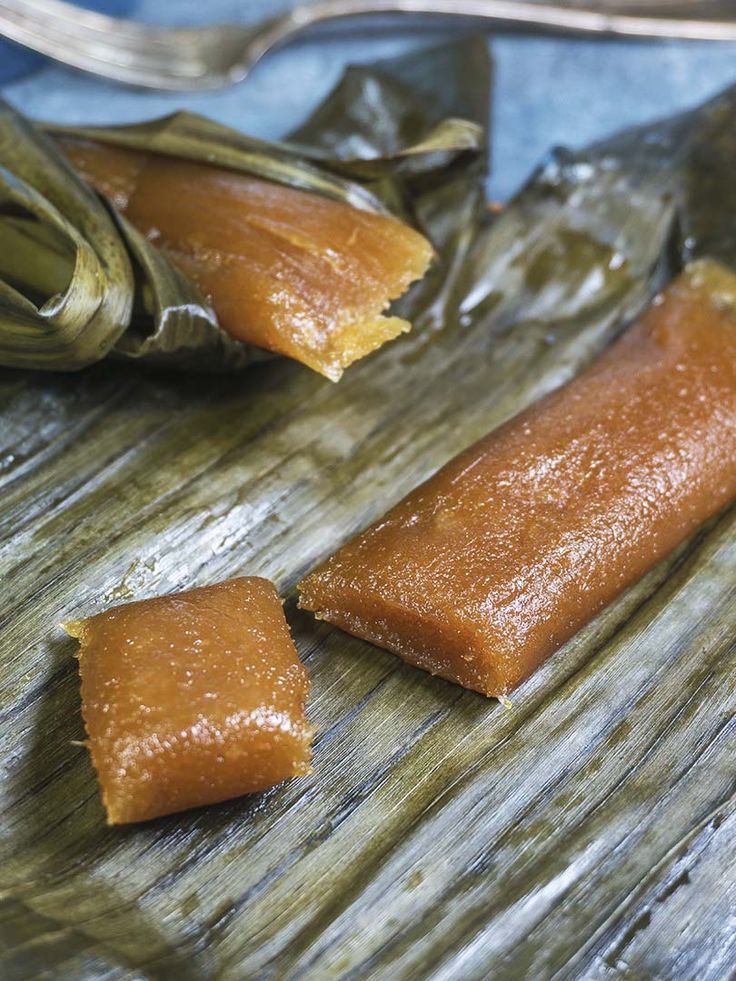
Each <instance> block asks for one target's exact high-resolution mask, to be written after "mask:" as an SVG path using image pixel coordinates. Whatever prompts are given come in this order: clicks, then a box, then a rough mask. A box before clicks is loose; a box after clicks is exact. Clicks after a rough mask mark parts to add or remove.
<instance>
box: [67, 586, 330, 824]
mask: <svg viewBox="0 0 736 981" xmlns="http://www.w3.org/2000/svg"><path fill="white" fill-rule="evenodd" d="M64 626H65V629H66V630H67V632H68V633H69V634H71V635H72V636H73V637H76V638H78V639H79V641H80V645H81V646H80V650H79V669H80V674H81V678H82V714H83V716H84V721H85V724H86V727H87V733H88V737H89V739H88V746H89V750H90V753H91V754H92V762H93V763H94V766H95V769H96V770H97V775H98V778H99V781H100V787H101V790H102V800H103V803H104V805H105V809H106V811H107V818H108V822H109V823H110V824H123V823H126V822H129V821H145V820H147V819H149V818H153V817H157V816H159V815H161V814H169V813H171V812H173V811H181V810H184V809H186V808H189V807H196V806H199V805H201V804H213V803H215V802H217V801H222V800H227V799H228V798H231V797H237V796H239V795H240V794H246V793H250V792H252V791H256V790H263V789H264V788H266V787H271V786H273V785H274V784H277V783H279V782H280V781H282V780H285V779H287V778H288V777H296V776H301V775H303V774H305V773H308V772H309V769H310V759H311V748H310V747H311V740H312V729H311V727H310V726H309V724H308V723H307V721H306V718H305V714H304V704H305V701H306V698H307V694H308V690H309V680H308V677H307V672H306V669H305V668H304V666H303V665H302V664H301V662H300V661H299V658H298V655H297V652H296V648H295V647H294V644H293V641H292V639H291V636H290V634H289V628H288V626H287V623H286V620H285V618H284V613H283V609H282V606H281V600H280V599H279V596H278V593H277V592H276V589H275V587H274V585H273V584H272V583H271V582H269V581H268V580H267V579H259V578H255V577H243V578H239V579H231V580H229V581H227V582H222V583H218V584H217V585H214V586H205V587H203V588H201V589H192V590H188V591H187V592H183V593H175V594H172V595H170V596H159V597H155V598H154V599H149V600H142V601H140V602H136V603H129V604H126V605H124V606H117V607H114V608H113V609H111V610H108V611H107V612H105V613H100V614H98V615H96V616H93V617H90V618H89V619H87V620H78V621H73V622H67V623H65V624H64Z"/></svg>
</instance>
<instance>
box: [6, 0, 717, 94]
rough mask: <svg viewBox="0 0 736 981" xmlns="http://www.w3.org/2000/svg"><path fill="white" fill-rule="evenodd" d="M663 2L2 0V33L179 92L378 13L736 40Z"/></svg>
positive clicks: (230, 76) (231, 75)
mask: <svg viewBox="0 0 736 981" xmlns="http://www.w3.org/2000/svg"><path fill="white" fill-rule="evenodd" d="M658 4H659V7H661V8H664V9H665V10H666V8H667V6H669V8H670V10H672V9H673V8H674V7H675V6H677V5H675V4H673V3H672V2H671V0H666V2H663V0H648V2H647V0H643V2H640V3H638V6H639V8H640V12H638V13H637V12H636V6H637V3H635V2H633V0H619V8H620V9H619V12H615V13H614V12H611V11H610V9H609V10H608V11H607V10H606V9H604V7H603V6H602V5H601V0H598V5H597V6H596V5H595V4H591V5H590V6H588V7H587V8H583V7H580V6H579V5H575V6H561V5H558V4H540V3H538V2H532V0H312V2H311V3H307V4H303V5H300V6H297V7H295V8H294V9H293V10H290V11H287V12H286V13H284V14H280V15H278V16H275V17H270V18H268V19H267V20H264V21H263V22H261V23H260V24H257V25H255V26H251V27H247V26H242V25H233V24H227V25H225V24H221V25H212V26H208V27H174V28H164V27H153V26H149V25H147V24H141V23H136V22H135V21H131V20H121V19H119V18H116V17H109V16H107V15H104V14H98V13H94V12H92V11H89V10H85V9H82V8H80V7H77V6H76V5H74V4H71V3H66V2H64V0H0V35H3V36H5V37H6V38H9V39H10V40H12V41H16V42H18V43H19V44H22V45H24V46H25V47H28V48H32V49H33V50H34V51H38V52H40V53H41V54H44V55H47V56H48V57H50V58H54V59H55V60H56V61H60V62H63V63H64V64H67V65H71V66H72V67H74V68H79V69H82V70H83V71H87V72H92V73H93V74H95V75H101V76H104V77H105V78H111V79H115V80H116V81H118V82H127V83H129V84H132V85H136V86H142V87H145V88H155V89H170V90H195V89H216V88H220V87H222V86H225V85H230V84H233V83H235V82H239V81H241V80H242V79H244V78H245V77H246V75H247V74H248V72H249V71H250V70H251V69H252V68H253V66H254V65H255V64H256V63H257V62H258V61H260V59H261V58H263V56H264V55H265V54H266V53H267V52H269V51H271V50H273V49H274V48H275V47H277V46H281V45H283V44H285V43H286V42H287V41H289V40H290V39H291V38H293V37H294V36H295V35H297V34H300V33H301V32H302V31H304V30H305V29H306V28H308V27H311V26H313V25H315V24H319V23H324V22H327V21H337V20H342V19H344V18H348V17H355V16H361V15H366V14H376V13H384V14H385V13H391V14H393V13H395V14H413V15H417V14H441V15H444V16H446V17H453V18H457V19H463V18H464V19H466V20H467V19H471V18H472V19H474V20H476V21H479V22H486V23H488V24H493V25H496V26H503V27H520V28H524V29H526V30H531V29H538V30H541V31H544V32H555V33H564V34H588V35H603V36H608V37H638V38H675V39H679V40H685V39H690V40H712V41H736V20H719V19H715V18H714V17H709V18H707V19H706V18H692V17H682V16H672V15H667V14H666V13H665V14H662V13H660V12H659V11H658V9H656V8H657V6H658ZM705 5H707V0H706V2H705ZM691 6H694V5H693V4H692V0H691ZM682 7H683V4H682V3H680V4H679V8H682ZM624 8H625V10H624ZM679 8H678V9H679ZM621 10H624V12H621ZM642 10H645V11H646V12H641V11H642Z"/></svg>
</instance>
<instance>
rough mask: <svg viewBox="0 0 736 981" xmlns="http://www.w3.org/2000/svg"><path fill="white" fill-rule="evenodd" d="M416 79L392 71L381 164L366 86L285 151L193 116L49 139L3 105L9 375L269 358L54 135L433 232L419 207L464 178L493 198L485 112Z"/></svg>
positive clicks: (477, 52) (4, 339) (2, 337)
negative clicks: (114, 363) (359, 99)
mask: <svg viewBox="0 0 736 981" xmlns="http://www.w3.org/2000/svg"><path fill="white" fill-rule="evenodd" d="M464 55H467V56H469V57H470V59H471V64H475V65H477V66H478V70H479V79H480V80H483V79H485V83H486V84H485V89H486V90H487V87H488V67H487V59H486V57H485V54H484V52H483V51H482V44H480V43H475V44H472V43H471V44H466V45H462V46H458V47H456V48H455V49H453V50H452V51H450V52H445V54H444V56H443V59H444V60H443V64H442V66H443V67H444V68H445V69H449V75H450V77H451V78H452V77H455V78H458V79H459V78H460V75H459V72H458V71H456V70H453V67H454V66H455V65H459V60H460V59H461V58H462V57H463V56H464ZM438 57H439V56H438ZM410 68H411V62H410V63H409V66H408V68H407V66H401V68H399V69H392V67H391V66H389V67H387V68H386V69H385V70H384V72H383V73H382V77H381V79H380V96H379V97H380V99H381V105H382V107H383V111H382V113H381V123H380V126H379V131H381V127H382V128H383V130H382V131H383V136H384V137H385V139H384V141H383V145H382V149H380V150H379V151H378V152H374V149H373V147H372V146H370V145H367V146H366V145H361V143H360V141H359V140H358V141H357V145H355V146H353V143H352V142H351V141H355V138H356V129H355V127H354V126H353V120H352V117H351V115H350V112H345V109H346V107H347V106H348V104H349V102H350V100H351V98H352V96H353V95H354V94H355V93H354V89H355V87H356V85H357V87H358V88H360V86H361V85H362V86H363V87H365V85H366V81H365V80H361V79H360V78H356V77H355V76H353V77H352V78H349V80H348V83H347V84H346V85H343V86H341V87H340V88H339V89H338V90H337V91H336V92H335V93H334V94H333V96H331V97H330V98H328V100H327V102H326V103H325V104H324V106H322V107H321V109H320V110H318V112H317V114H316V117H315V120H314V122H313V124H312V125H311V127H310V126H308V127H307V128H306V129H304V130H303V131H302V132H300V133H299V134H297V135H296V136H297V138H296V139H295V140H294V141H293V142H289V143H284V144H272V143H266V142H263V141H260V140H256V139H253V138H251V137H248V136H245V135H243V134H241V133H238V132H236V131H234V130H232V129H229V128H228V127H225V126H221V125H219V124H217V123H215V122H212V121H210V120H208V119H205V118H204V117H201V116H197V115H194V114H191V113H187V112H180V113H176V114H174V115H172V116H168V117H165V118H163V119H158V120H153V121H150V122H146V123H142V124H139V125H134V126H122V127H94V128H89V129H87V128H84V127H71V128H70V127H66V128H59V127H53V126H46V127H41V126H39V125H36V124H33V123H31V122H30V121H29V120H26V119H24V118H23V117H22V116H21V115H20V114H19V113H17V112H16V111H14V110H13V109H12V108H11V107H10V106H8V105H7V104H1V103H0V167H2V168H3V169H2V170H0V193H2V196H3V197H2V199H0V201H1V202H2V205H0V246H1V250H0V255H1V256H2V257H3V259H2V263H0V301H1V302H2V307H1V308H0V317H1V319H0V364H5V365H7V366H10V367H28V368H39V367H42V368H47V369H56V370H71V369H75V368H80V367H84V366H85V365H88V364H90V363H93V362H94V361H97V360H100V359H101V358H102V357H104V356H106V355H107V354H113V355H116V356H122V357H126V358H134V359H141V360H147V361H165V362H166V363H169V364H176V365H180V366H183V367H197V368H207V367H211V368H219V369H227V368H240V367H242V366H243V365H245V364H247V363H249V362H250V361H253V360H259V359H263V358H265V357H268V356H269V354H268V352H265V351H263V350H262V349H260V348H256V347H254V346H253V345H250V344H247V343H243V342H241V341H239V340H237V339H234V338H233V337H232V336H231V335H230V334H228V333H227V332H225V331H224V330H222V329H220V327H219V326H218V323H217V318H216V315H215V313H214V312H213V310H212V308H211V306H210V305H209V304H208V303H207V302H206V300H205V299H204V298H203V296H202V295H201V293H200V292H199V290H198V289H197V287H196V285H195V284H194V283H192V282H191V281H190V280H189V279H188V277H187V276H186V275H185V274H184V273H183V272H182V271H180V270H179V269H177V268H176V267H175V266H173V265H172V264H171V262H169V260H168V259H167V258H166V256H165V255H163V254H162V253H161V252H160V251H158V250H157V249H156V247H155V245H153V244H152V243H151V242H149V241H147V240H146V238H145V237H144V236H142V235H140V234H138V233H137V232H136V231H135V229H134V228H132V226H131V225H130V223H129V222H127V221H126V220H125V219H124V218H123V216H122V215H120V214H118V213H116V212H115V210H114V208H112V207H111V206H109V205H107V204H105V203H103V202H102V201H101V200H100V199H99V198H98V197H97V196H96V195H95V194H94V193H93V192H91V191H90V189H89V188H88V187H87V186H86V185H85V184H84V182H83V181H82V180H81V179H80V178H79V177H78V176H77V175H76V174H75V173H74V172H73V171H72V169H71V168H70V167H69V166H68V164H67V163H66V162H65V161H64V160H63V159H62V157H61V155H60V153H59V152H58V149H57V147H56V146H55V145H54V140H53V138H49V134H55V135H56V136H58V135H67V136H75V137H80V138H89V139H93V140H96V141H100V142H103V143H108V144H112V145H115V146H119V147H123V148H127V149H134V150H145V151H149V152H154V153H157V154H163V155H167V156H170V157H175V158H178V159H182V160H192V161H198V162H204V163H209V164H214V165H218V166H221V167H225V168H227V169H230V170H232V171H235V172H239V173H243V174H249V175H254V176H256V177H259V178H263V179H267V180H269V181H274V182H277V183H280V184H282V185H285V186H288V187H293V188H298V189H300V190H306V191H310V192H313V193H315V194H320V195H324V196H326V197H329V198H332V199H334V200H336V201H340V202H343V203H345V204H348V205H351V206H353V207H356V208H360V209H363V210H366V211H369V212H373V213H376V214H392V213H393V214H395V215H397V216H398V217H401V218H403V219H404V220H405V221H408V222H410V223H412V224H414V225H415V226H417V227H419V228H420V230H421V229H422V227H423V226H422V217H421V214H420V213H419V205H420V203H421V200H422V199H423V198H424V197H425V195H427V194H428V193H430V191H431V189H433V188H436V190H437V192H438V193H441V191H442V189H443V188H444V187H445V186H446V184H447V183H448V182H449V183H455V181H456V179H457V176H458V172H461V173H462V174H463V175H464V178H463V184H464V185H465V187H466V190H467V191H468V192H469V193H472V192H473V191H474V192H475V195H476V197H478V195H479V194H480V193H481V177H482V172H483V171H482V167H479V166H477V164H478V161H479V160H480V159H481V158H482V157H483V156H484V151H483V149H482V148H483V146H484V143H485V136H484V129H483V126H482V125H481V119H482V117H483V115H484V110H483V107H482V106H481V105H480V102H481V101H483V100H480V101H478V102H477V104H474V103H473V102H472V100H466V99H464V98H463V83H462V82H458V84H457V85H455V84H454V83H451V84H450V85H449V93H448V95H446V96H445V98H444V99H443V100H442V103H441V104H438V103H436V102H435V103H434V104H432V102H431V100H430V98H427V97H422V96H421V94H418V92H415V91H413V90H410V89H409V87H408V83H407V82H405V81H404V80H403V76H404V75H405V74H406V72H407V70H410ZM456 106H462V107H464V108H469V109H470V111H471V112H476V113H477V115H478V117H479V118H478V120H477V121H476V120H474V119H461V118H458V117H453V116H451V115H447V116H444V115H443V113H445V112H447V113H451V112H452V111H453V109H454V108H455V107H456ZM351 111H352V110H351ZM328 120H329V121H330V122H328ZM337 120H342V124H343V125H344V126H345V132H342V133H340V132H339V131H338V129H337V128H336V121H337ZM365 122H366V123H367V120H366V121H365ZM310 132H312V133H314V134H321V135H322V136H323V137H327V136H328V135H329V136H330V138H331V140H332V145H331V146H329V147H327V146H325V145H320V144H319V141H318V140H316V141H314V145H312V144H310ZM354 151H355V152H358V153H360V154H361V156H358V157H354V156H352V153H353V152H354ZM479 214H480V212H479ZM437 244H438V245H439V246H440V247H442V245H443V243H442V242H441V241H438V242H437ZM103 300H104V302H103Z"/></svg>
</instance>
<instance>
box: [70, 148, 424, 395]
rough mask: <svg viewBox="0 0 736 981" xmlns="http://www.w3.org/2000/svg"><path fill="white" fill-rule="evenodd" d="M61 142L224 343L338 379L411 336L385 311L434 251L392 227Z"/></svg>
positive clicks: (341, 208)
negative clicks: (209, 308) (173, 270)
mask: <svg viewBox="0 0 736 981" xmlns="http://www.w3.org/2000/svg"><path fill="white" fill-rule="evenodd" d="M60 145H61V148H62V150H63V151H64V153H65V154H66V156H67V157H68V158H69V160H70V161H71V162H72V164H73V165H74V166H75V167H76V169H77V170H78V171H79V173H80V174H81V175H82V176H83V177H84V178H85V179H86V180H87V181H88V182H89V183H90V184H92V185H93V186H94V187H95V188H96V189H97V190H98V191H99V192H100V193H101V194H103V195H105V196H106V197H108V198H109V200H110V201H111V202H112V204H114V205H115V207H116V208H117V209H118V210H119V211H121V212H122V213H123V214H124V215H126V217H127V218H128V219H129V220H130V221H131V223H132V224H133V225H134V226H135V227H136V228H137V229H138V230H139V231H140V232H142V233H143V234H144V235H146V236H147V237H148V238H149V239H150V240H151V241H153V242H154V243H155V244H156V245H157V246H158V247H159V248H160V249H161V251H163V252H164V253H165V254H166V255H167V256H168V257H169V258H170V259H171V260H172V262H174V263H175V264H176V265H178V266H179V267H180V268H181V269H182V270H183V271H184V272H185V273H187V274H188V275H189V276H190V277H191V279H193V280H194V282H195V283H196V284H197V285H198V286H199V288H200V289H201V290H202V292H203V293H204V295H205V296H206V297H207V298H208V299H209V300H210V302H211V303H212V305H213V307H214V309H215V312H216V314H217V318H218V321H219V323H220V325H221V327H222V328H223V329H224V330H226V331H227V332H228V333H229V334H232V335H233V336H234V337H237V338H239V339H240V340H242V341H247V342H248V343H250V344H254V345H256V346H258V347H262V348H266V349H267V350H269V351H277V352H279V353H280V354H285V355H287V356H288V357H291V358H295V359H296V360H297V361H302V362H303V363H304V364H306V365H309V367H310V368H313V369H314V370H315V371H319V372H320V373H321V374H323V375H326V376H327V377H328V378H331V379H332V380H333V381H336V380H337V379H338V378H339V377H340V375H341V374H342V372H343V369H344V368H346V367H347V366H348V365H349V364H351V363H352V362H353V361H356V360H358V359H359V358H362V357H364V356H365V355H366V354H369V353H370V352H371V351H373V350H375V349H376V348H378V347H380V346H381V345H382V344H384V343H385V342H386V341H390V340H392V339H393V338H394V337H396V336H397V335H398V334H400V333H402V332H403V331H405V330H408V329H409V326H410V325H409V324H408V323H407V322H406V321H405V320H402V319H400V318H399V317H391V316H384V311H385V310H386V308H387V307H388V305H389V303H390V301H391V300H393V299H396V297H398V296H400V295H401V294H402V293H403V292H404V291H405V290H406V289H407V287H408V286H409V284H410V283H412V282H413V281H414V280H416V279H419V278H421V277H422V276H423V275H424V273H425V271H426V269H427V266H428V265H429V262H430V259H431V257H432V248H431V246H430V244H429V242H427V241H426V239H425V238H423V237H422V236H421V235H420V234H419V233H418V232H416V231H414V230H413V229H412V228H409V227H408V226H406V225H404V224H402V223H401V222H399V221H397V220H396V219H394V218H390V217H385V216H383V215H376V214H371V213H369V212H366V211H360V210H358V209H357V208H353V207H351V206H350V205H347V204H343V203H342V202H338V201H333V200H330V199H328V198H325V197H322V196H321V195H318V194H312V193H308V192H306V191H300V190H297V189H294V188H290V187H285V186H282V185H280V184H275V183H272V182H270V181H265V180H259V179H258V178H255V177H248V176H245V175H243V174H238V173H235V172H233V171H229V170H225V169H222V168H219V167H213V166H208V165H207V164H200V163H193V162H189V161H185V160H178V159H174V158H170V157H164V156H160V155H156V154H150V153H141V152H137V151H131V150H124V149H119V148H115V147H110V146H105V145H102V144H98V143H91V142H86V141H79V140H71V139H62V140H61V141H60Z"/></svg>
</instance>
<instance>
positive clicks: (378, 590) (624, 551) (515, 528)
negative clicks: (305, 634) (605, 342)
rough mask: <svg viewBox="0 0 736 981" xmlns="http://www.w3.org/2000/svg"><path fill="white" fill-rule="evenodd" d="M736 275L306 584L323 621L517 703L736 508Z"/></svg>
mask: <svg viewBox="0 0 736 981" xmlns="http://www.w3.org/2000/svg"><path fill="white" fill-rule="evenodd" d="M734 297H736V277H734V276H733V275H732V274H731V273H729V272H727V271H725V270H724V269H722V268H720V267H718V266H716V265H715V264H711V263H699V264H697V265H695V266H693V267H691V269H690V270H689V272H687V273H686V274H684V275H683V276H682V277H681V278H679V279H678V280H677V281H676V282H675V283H674V284H673V285H672V286H671V287H670V288H669V289H668V290H667V291H666V293H665V294H664V295H663V296H661V297H659V298H658V299H657V300H656V301H655V303H654V304H653V305H652V306H651V308H650V309H649V310H648V312H647V313H645V314H644V316H643V317H642V318H641V319H640V320H639V322H638V323H636V324H635V325H634V326H633V327H632V328H630V329H629V330H628V331H627V332H626V333H625V334H624V335H623V336H622V337H621V338H620V339H619V340H618V341H617V342H616V343H615V344H613V345H612V346H611V347H610V348H609V349H608V351H607V352H606V353H604V354H603V356H602V357H600V358H599V359H598V360H597V361H596V362H595V363H594V364H593V365H592V366H591V367H590V368H588V369H587V370H586V371H585V372H583V373H582V374H581V375H580V376H579V377H577V378H576V379H575V380H574V381H572V382H570V383H569V384H567V385H564V386H563V387H562V388H559V389H558V390H557V391H555V392H553V393H552V394H551V395H549V396H548V397H547V398H544V399H543V400H542V401H540V402H538V403H537V404H536V405H533V406H532V407H531V408H529V409H527V410H526V411H524V412H522V413H521V414H520V415H518V416H516V417H515V418H514V419H512V420H511V421H509V422H507V423H506V424H505V425H503V426H501V428H499V429H497V430H496V431H495V432H492V433H491V434H490V435H489V436H487V437H485V439H482V440H481V441H480V442H479V443H477V444H476V445H475V446H472V447H471V448H470V449H467V450H466V451H465V452H464V453H461V454H460V455H459V456H458V457H456V458H455V459H454V460H452V461H451V462H450V463H448V464H447V465H446V466H445V467H443V469H442V470H440V471H439V472H438V473H437V474H435V475H434V476H433V477H431V478H430V479H429V480H428V481H427V482H426V483H424V484H422V485H421V486H420V487H418V488H417V489H416V490H414V491H413V492H412V493H411V494H409V496H408V497H406V498H404V500H403V501H401V502H400V503H399V504H398V505H397V506H396V507H394V508H393V509H392V510H391V511H389V512H388V514H386V515H385V516H384V517H383V518H381V519H380V520H379V521H377V522H376V523H375V524H374V525H372V526H371V527H369V528H368V529H367V530H366V531H364V532H363V533H362V534H360V535H358V537H357V538H355V539H354V540H353V541H351V542H349V543H348V544H347V545H345V546H344V547H343V548H341V549H340V550H339V551H338V552H337V553H336V554H335V555H333V556H332V558H330V559H328V560H327V561H326V562H325V563H324V564H323V565H322V566H321V567H320V568H318V569H317V570H316V571H315V572H313V573H312V574H311V575H310V576H308V577H307V579H305V581H304V582H303V583H302V584H301V586H300V590H301V598H300V605H301V606H302V607H304V608H306V609H308V610H312V611H314V613H315V614H316V615H317V616H318V617H319V618H321V619H325V620H328V621H330V622H331V623H335V624H337V625H338V626H340V627H342V628H343V629H344V630H347V631H349V632H350V633H352V634H356V635H357V636H358V637H363V638H365V639H366V640H369V641H372V642H373V643H374V644H377V645H379V646H380V647H385V648H387V649H388V650H390V651H394V652H395V653H396V654H399V655H400V656H401V657H403V658H404V659H405V660H406V661H408V662H410V663H411V664H414V665H417V666H418V667H421V668H424V669H425V670H427V671H430V672H432V673H433V674H438V675H441V676H442V677H444V678H448V679H450V680H451V681H456V682H458V683H459V684H461V685H464V686H466V687H468V688H474V689H477V690H478V691H480V692H483V693H485V694H486V695H501V696H503V695H505V694H506V693H507V692H509V691H511V689H513V688H514V687H515V686H516V685H518V684H519V682H521V681H522V680H523V679H524V678H526V677H527V676H528V675H529V674H530V673H531V672H532V671H533V670H534V669H535V668H536V667H537V666H538V665H539V664H540V663H541V662H542V661H543V660H544V659H545V658H546V657H547V656H548V655H550V654H551V653H552V652H553V651H554V650H555V649H556V648H557V647H559V646H560V644H562V643H563V642H564V641H565V640H567V638H569V637H570V636H571V635H572V634H573V633H575V631H577V630H578V629H579V628H580V627H582V626H583V625H584V624H585V623H587V622H588V621H589V620H590V619H591V618H592V617H594V616H595V614H596V613H598V611H599V610H600V609H601V608H602V607H603V606H604V605H605V604H606V603H608V602H610V601H611V600H612V599H613V598H614V597H615V596H616V595H617V594H618V593H620V592H621V590H623V589H625V588H626V586H628V585H629V584H630V583H633V582H634V581H635V580H637V579H638V578H639V577H640V576H642V575H643V574H644V573H645V572H646V571H647V570H648V569H650V568H651V567H652V566H653V565H654V564H655V563H656V562H657V561H659V559H661V558H662V557H663V556H665V555H667V553H668V552H670V551H671V550H672V549H673V548H675V546H677V545H678V544H679V543H680V542H682V541H683V539H685V538H686V537H687V536H688V535H689V534H690V533H691V532H692V531H693V530H694V529H695V528H697V527H698V525H699V524H701V523H702V522H703V521H705V520H706V519H707V518H709V517H710V516H711V515H713V514H715V513H716V512H717V511H718V510H719V509H721V508H722V507H724V505H726V504H727V503H728V502H729V501H731V500H732V499H733V498H734V497H735V496H736V315H735V313H734V310H735V305H734Z"/></svg>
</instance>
